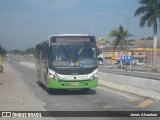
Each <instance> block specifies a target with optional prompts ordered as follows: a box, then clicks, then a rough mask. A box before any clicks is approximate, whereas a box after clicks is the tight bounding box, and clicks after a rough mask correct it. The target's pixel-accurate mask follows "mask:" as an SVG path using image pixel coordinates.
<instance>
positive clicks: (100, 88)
mask: <svg viewBox="0 0 160 120" xmlns="http://www.w3.org/2000/svg"><path fill="white" fill-rule="evenodd" d="M98 88H99V89H101V90H105V91H108V92H112V93H114V94H118V95H121V96H123V97H126V98H130V99H134V100H135V99H136V98H134V97H131V96H128V95H125V94H122V93H119V92H115V91H112V90H108V89H105V88H102V87H98Z"/></svg>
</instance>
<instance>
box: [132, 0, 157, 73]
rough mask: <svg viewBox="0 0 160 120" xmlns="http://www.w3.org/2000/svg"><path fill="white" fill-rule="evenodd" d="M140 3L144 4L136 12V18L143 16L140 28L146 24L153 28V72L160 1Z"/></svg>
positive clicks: (141, 0) (143, 0)
mask: <svg viewBox="0 0 160 120" xmlns="http://www.w3.org/2000/svg"><path fill="white" fill-rule="evenodd" d="M139 3H141V4H142V6H141V7H139V8H138V9H137V10H136V11H135V14H134V15H135V16H141V18H140V27H144V26H145V24H147V25H148V27H151V26H153V42H154V46H153V51H154V55H153V70H154V71H156V70H157V68H156V48H157V24H158V22H157V20H158V18H159V17H160V1H159V0H139Z"/></svg>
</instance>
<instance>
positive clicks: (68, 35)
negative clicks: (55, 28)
mask: <svg viewBox="0 0 160 120" xmlns="http://www.w3.org/2000/svg"><path fill="white" fill-rule="evenodd" d="M51 36H55V37H56V36H92V35H89V34H57V35H51Z"/></svg>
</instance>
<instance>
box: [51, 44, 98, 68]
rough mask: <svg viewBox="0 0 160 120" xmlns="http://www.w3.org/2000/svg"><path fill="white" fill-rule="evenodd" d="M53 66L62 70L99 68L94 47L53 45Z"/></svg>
mask: <svg viewBox="0 0 160 120" xmlns="http://www.w3.org/2000/svg"><path fill="white" fill-rule="evenodd" d="M51 62H52V63H51V64H52V66H53V67H57V68H58V67H61V68H92V67H96V66H97V62H96V49H95V46H93V45H84V44H83V45H62V44H61V45H53V46H52V47H51Z"/></svg>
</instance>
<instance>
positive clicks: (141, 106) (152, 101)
mask: <svg viewBox="0 0 160 120" xmlns="http://www.w3.org/2000/svg"><path fill="white" fill-rule="evenodd" d="M154 102H155V101H154V100H145V101H143V102H141V103H140V104H139V105H138V107H139V108H144V107H147V106H149V105H151V104H153V103H154Z"/></svg>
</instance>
